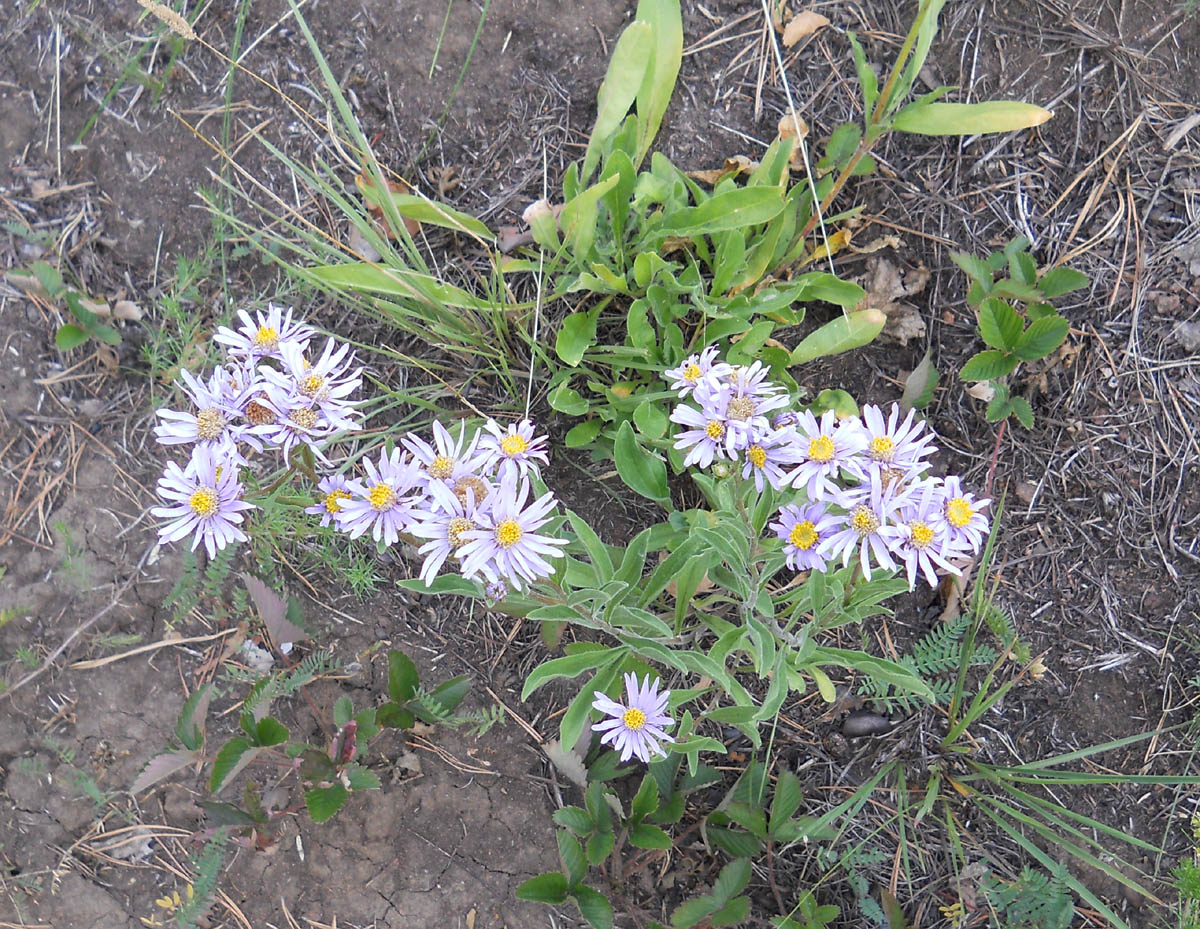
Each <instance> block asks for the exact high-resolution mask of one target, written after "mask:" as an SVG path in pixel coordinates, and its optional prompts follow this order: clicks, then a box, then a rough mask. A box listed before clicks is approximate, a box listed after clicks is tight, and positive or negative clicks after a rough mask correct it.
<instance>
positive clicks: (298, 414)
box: [288, 408, 317, 429]
mask: <svg viewBox="0 0 1200 929" xmlns="http://www.w3.org/2000/svg"><path fill="white" fill-rule="evenodd" d="M288 419H290V420H291V421H292V422H294V423H295V424H296V425H297V426H299V427H300V428H301V429H313V428H315V427H316V425H317V411H316V410H312V409H307V408H306V409H302V410H293V411H292V412H291V413H290V414H289V415H288Z"/></svg>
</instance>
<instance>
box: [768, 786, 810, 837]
mask: <svg viewBox="0 0 1200 929" xmlns="http://www.w3.org/2000/svg"><path fill="white" fill-rule="evenodd" d="M803 801H804V789H803V788H802V787H801V786H800V778H798V777H796V775H795V774H793V773H792V772H791V771H781V772H780V773H779V777H778V778H777V779H776V782H775V796H774V797H773V798H772V799H771V820H770V823H769V825H768V826H767V829H768V831H769V832H770V833H771V834H772V835H773V834H774V833H775V831H776V830H777V829H778V828H779V827H780V826H781V825H783V824H784V823H785V822H787V821H788V820H789V819H791V818H792V814H793V813H795V812H796V810H798V809H800V804H801V803H802V802H803Z"/></svg>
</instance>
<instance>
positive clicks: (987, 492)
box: [983, 417, 1008, 498]
mask: <svg viewBox="0 0 1200 929" xmlns="http://www.w3.org/2000/svg"><path fill="white" fill-rule="evenodd" d="M1007 425H1008V417H1005V418H1004V419H1002V420H1000V431H999V432H997V433H996V445H995V447H994V448H993V449H992V464H991V466H990V467H989V468H988V476H987V485H986V486H985V487H984V489H983V495H984V496H985V497H989V498H990V497H991V496H992V479H993V478H994V477H995V476H996V462H997V461H999V460H1000V443H1001V442H1002V441H1003V439H1004V427H1005V426H1007Z"/></svg>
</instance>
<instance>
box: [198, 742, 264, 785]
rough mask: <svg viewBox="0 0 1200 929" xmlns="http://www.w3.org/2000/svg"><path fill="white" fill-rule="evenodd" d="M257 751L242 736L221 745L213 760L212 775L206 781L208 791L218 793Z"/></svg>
mask: <svg viewBox="0 0 1200 929" xmlns="http://www.w3.org/2000/svg"><path fill="white" fill-rule="evenodd" d="M258 752H259V749H258V748H256V747H255V746H254V745H252V744H251V742H250V740H249V739H246V738H243V737H242V736H235V737H234V738H232V739H230V740H229V741H228V742H226V743H225V744H224V745H223V746H221V750H220V751H219V752H217V760H216V761H214V762H213V769H212V777H210V778H209V781H208V789H209V792H210V793H214V794H219V793H220V792H221V791H222V790H223V789H224V787H225V785H226V784H228V783H229V782H230V781H231V780H233V778H234V777H236V776H237V773H238V772H239V771H241V770H242V768H244V767H246V765H248V764H249V763H250V762H251V761H252V760H253V758H254V756H255V755H257V754H258Z"/></svg>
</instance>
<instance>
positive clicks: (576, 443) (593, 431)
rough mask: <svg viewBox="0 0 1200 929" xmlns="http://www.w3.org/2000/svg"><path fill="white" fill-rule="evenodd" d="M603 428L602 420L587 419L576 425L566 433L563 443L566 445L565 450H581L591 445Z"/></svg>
mask: <svg viewBox="0 0 1200 929" xmlns="http://www.w3.org/2000/svg"><path fill="white" fill-rule="evenodd" d="M603 428H604V420H601V419H589V420H587V421H585V422H582V423H576V424H575V425H574V426H572V427H571V428H570V429H569V430H568V431H567V434H566V436H565V437H564V438H563V442H565V443H566V446H567V448H583V447H584V446H586V445H591V444H592V442H594V441H595V440H596V436H598V435H599V434H600V430H601V429H603Z"/></svg>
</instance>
